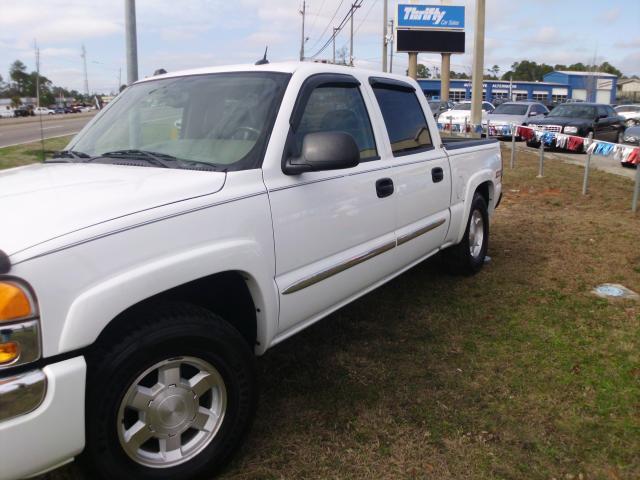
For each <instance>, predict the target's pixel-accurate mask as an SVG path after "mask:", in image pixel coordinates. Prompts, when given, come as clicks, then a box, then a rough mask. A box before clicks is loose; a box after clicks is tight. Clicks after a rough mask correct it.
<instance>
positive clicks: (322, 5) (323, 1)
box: [309, 0, 327, 37]
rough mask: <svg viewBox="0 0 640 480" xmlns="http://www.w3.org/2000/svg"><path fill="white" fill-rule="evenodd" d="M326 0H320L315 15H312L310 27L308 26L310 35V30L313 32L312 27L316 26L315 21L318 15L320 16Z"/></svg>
mask: <svg viewBox="0 0 640 480" xmlns="http://www.w3.org/2000/svg"><path fill="white" fill-rule="evenodd" d="M326 1H327V0H322V4H321V5H320V10H318V13H316V15H315V16H314V17H313V21H312V22H311V27H309V36H310V37H311V32H313V27H315V26H316V22H317V21H318V17H319V16H320V14H321V13H322V9H323V8H324V4H325V2H326Z"/></svg>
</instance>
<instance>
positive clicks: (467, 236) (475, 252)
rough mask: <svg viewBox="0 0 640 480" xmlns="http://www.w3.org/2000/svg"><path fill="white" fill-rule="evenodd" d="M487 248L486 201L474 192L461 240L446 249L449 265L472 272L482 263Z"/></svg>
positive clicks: (478, 268) (459, 270)
mask: <svg viewBox="0 0 640 480" xmlns="http://www.w3.org/2000/svg"><path fill="white" fill-rule="evenodd" d="M488 248H489V212H488V210H487V202H486V200H485V199H484V197H483V196H482V195H480V194H479V193H478V192H476V193H475V194H474V196H473V201H472V202H471V211H470V213H469V219H468V220H467V228H466V230H465V232H464V236H463V237H462V241H461V242H460V243H458V244H457V245H454V246H453V247H450V248H448V249H447V250H446V254H447V257H448V260H449V263H450V265H451V266H452V267H453V268H454V269H455V270H456V271H458V272H460V273H465V274H473V273H476V272H478V271H480V269H481V268H482V266H483V265H484V260H485V257H486V256H487V250H488Z"/></svg>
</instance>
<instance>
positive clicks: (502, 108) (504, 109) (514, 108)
mask: <svg viewBox="0 0 640 480" xmlns="http://www.w3.org/2000/svg"><path fill="white" fill-rule="evenodd" d="M493 113H495V114H496V115H526V114H527V106H526V105H518V104H517V103H503V104H502V105H499V106H498V107H497V108H496V109H495V110H494V111H493Z"/></svg>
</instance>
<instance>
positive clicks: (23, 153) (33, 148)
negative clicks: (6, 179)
mask: <svg viewBox="0 0 640 480" xmlns="http://www.w3.org/2000/svg"><path fill="white" fill-rule="evenodd" d="M72 138H73V135H69V136H66V137H58V138H50V139H48V140H45V141H44V153H45V157H44V158H51V157H52V155H53V152H55V151H57V150H62V149H63V148H64V147H65V146H66V145H67V144H68V143H69V140H71V139H72ZM42 160H43V156H42V144H41V143H40V142H35V143H25V144H23V145H16V146H14V147H5V148H0V170H2V169H3V168H11V167H19V166H20V165H27V164H29V163H33V162H41V161H42Z"/></svg>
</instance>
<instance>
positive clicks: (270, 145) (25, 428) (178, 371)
mask: <svg viewBox="0 0 640 480" xmlns="http://www.w3.org/2000/svg"><path fill="white" fill-rule="evenodd" d="M176 120H181V123H180V129H177V128H176V126H175V125H176V124H175V122H176ZM501 191H502V162H501V158H500V148H499V144H498V143H497V142H496V141H495V140H471V141H465V140H461V141H451V142H448V141H445V142H444V144H443V143H442V140H441V139H440V135H439V133H438V129H437V127H436V124H435V122H434V119H433V116H432V115H431V114H430V110H429V105H428V103H427V100H426V98H425V97H424V94H423V93H422V91H421V89H420V86H419V85H418V83H416V82H415V81H414V80H411V79H409V78H407V77H402V76H399V75H390V74H384V73H380V72H372V71H366V70H360V69H357V68H349V67H342V66H336V65H326V64H320V63H310V62H309V63H297V62H296V63H282V64H277V63H276V64H266V65H260V66H254V65H247V66H233V67H216V68H203V69H197V70H190V71H183V72H175V73H170V74H165V75H160V76H157V77H151V78H147V79H144V80H141V81H139V82H137V83H136V84H134V85H133V86H131V87H129V88H127V89H126V90H125V91H124V92H122V93H121V94H120V95H119V96H118V97H117V98H116V99H115V100H114V101H113V102H111V103H110V104H109V105H108V106H107V107H106V108H105V109H104V110H102V111H101V112H100V113H99V114H98V116H97V117H96V118H95V119H94V120H93V121H92V122H90V123H89V124H88V125H87V126H86V127H85V128H84V129H83V130H82V131H81V132H80V133H79V134H78V135H77V136H76V137H75V138H74V139H73V140H72V141H71V143H70V144H69V145H68V146H67V149H66V150H65V151H63V152H60V153H59V155H58V158H55V159H53V160H52V161H48V162H46V163H44V164H35V165H31V166H26V167H20V168H15V169H10V170H5V171H2V172H0V192H2V195H0V211H1V212H2V235H0V249H1V250H3V252H4V253H0V327H1V328H0V335H1V336H0V352H1V353H2V355H1V356H0V362H1V363H0V407H1V408H0V445H1V446H2V447H1V448H0V465H2V468H0V478H1V479H15V478H22V477H25V476H31V475H35V474H37V473H39V472H43V471H47V470H50V469H52V468H55V467H56V466H58V465H62V464H64V463H65V462H68V461H70V460H72V459H73V458H74V457H75V456H78V455H80V454H82V456H83V459H84V461H83V462H82V464H83V465H84V466H88V468H90V469H91V473H90V476H89V477H88V478H104V479H133V478H135V479H156V480H162V479H166V480H168V479H174V480H181V479H191V478H211V472H213V471H215V470H216V469H218V468H219V467H220V466H221V465H222V464H223V463H224V462H226V461H227V460H228V459H229V458H230V456H231V454H232V453H233V451H234V450H236V449H237V448H238V446H239V445H240V443H241V441H242V439H243V437H244V433H245V432H246V431H247V428H248V426H249V424H250V423H251V418H252V416H253V414H254V411H255V408H256V402H257V395H258V390H257V383H256V371H255V369H254V361H255V356H257V355H262V354H264V353H265V352H266V351H267V350H268V349H270V348H271V347H273V346H275V345H277V344H278V343H280V342H282V341H283V340H285V339H286V338H288V337H290V336H291V335H294V334H296V333H297V332H299V331H301V330H302V329H304V328H306V327H308V326H309V325H311V324H313V323H314V322H316V321H318V320H320V319H321V318H323V317H325V316H327V315H328V314H330V313H331V312H333V311H335V310H337V309H339V308H340V307H342V306H344V305H346V304H347V303H349V302H351V301H353V300H355V299H356V298H358V297H360V296H362V295H364V294H366V293H367V292H370V291H371V290H373V289H375V288H376V287H378V286H380V285H382V284H383V283H385V282H387V281H389V280H391V279H392V278H394V277H395V276H397V275H400V274H401V273H402V272H404V271H406V270H408V269H409V268H411V267H412V266H414V265H416V264H418V263H419V262H421V261H423V260H424V259H426V258H428V257H431V256H432V255H434V254H435V253H437V252H439V251H441V250H443V249H448V250H447V252H446V253H447V254H448V256H449V258H450V260H451V261H452V262H454V263H455V265H456V266H457V267H458V268H459V269H461V270H463V271H466V272H470V273H473V272H477V271H479V270H480V268H481V267H482V266H483V264H484V260H485V255H486V253H487V248H488V243H487V242H488V237H489V221H490V218H491V216H492V214H493V212H494V210H495V208H496V207H497V206H498V203H499V201H500V198H501ZM479 308H481V307H479Z"/></svg>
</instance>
